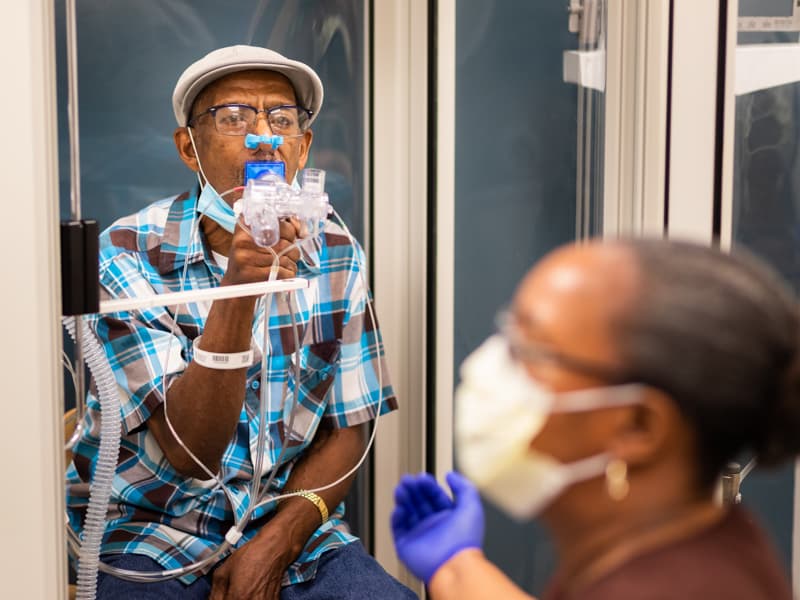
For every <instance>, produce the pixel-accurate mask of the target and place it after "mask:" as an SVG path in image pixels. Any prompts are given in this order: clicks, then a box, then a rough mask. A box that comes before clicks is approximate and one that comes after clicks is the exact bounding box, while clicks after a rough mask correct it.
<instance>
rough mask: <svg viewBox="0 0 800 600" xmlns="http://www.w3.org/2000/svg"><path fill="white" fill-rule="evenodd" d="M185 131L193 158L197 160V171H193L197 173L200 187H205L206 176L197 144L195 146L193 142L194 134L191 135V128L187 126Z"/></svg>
mask: <svg viewBox="0 0 800 600" xmlns="http://www.w3.org/2000/svg"><path fill="white" fill-rule="evenodd" d="M186 131H187V133H188V134H189V142H191V144H192V150H194V158H195V160H197V172H195V175H197V183H199V184H200V189H203V188H204V187H205V183H204V182H205V181H208V177H206V174H205V172H204V171H203V165H202V164H200V153H199V152H197V146H195V144H194V136H193V135H192V128H191V127H187V128H186ZM201 175H202V176H203V178H202V179H201V178H200V176H201Z"/></svg>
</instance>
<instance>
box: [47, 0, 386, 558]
mask: <svg viewBox="0 0 800 600" xmlns="http://www.w3.org/2000/svg"><path fill="white" fill-rule="evenodd" d="M76 10H77V31H78V36H77V37H78V79H79V105H80V113H79V120H80V129H81V131H80V134H81V135H80V141H81V146H80V150H81V180H82V181H81V183H82V213H83V217H84V218H93V219H96V220H98V221H99V223H100V227H101V229H103V228H105V227H108V226H109V225H110V224H111V223H112V222H113V221H115V220H116V219H118V218H120V217H122V216H124V215H128V214H131V213H133V212H136V211H137V210H139V209H141V208H143V207H144V206H146V205H147V204H149V203H151V202H153V201H155V200H158V199H160V198H165V197H168V196H172V195H175V194H179V193H181V192H183V191H185V190H188V189H190V188H191V187H193V186H196V185H197V181H196V178H195V176H194V174H193V173H192V172H191V171H189V170H188V169H187V168H186V167H185V166H184V165H183V163H182V162H181V161H180V160H179V158H178V155H177V153H176V150H175V146H174V143H173V139H172V133H173V130H174V129H175V127H176V123H175V120H174V116H173V113H172V102H171V98H172V90H173V88H174V86H175V82H176V81H177V79H178V77H179V75H180V74H181V73H182V72H183V70H184V69H185V68H186V67H187V66H188V65H189V64H190V63H191V62H193V61H195V60H197V59H198V58H200V57H201V56H203V55H204V54H206V53H207V52H210V51H211V50H213V49H215V48H218V47H222V46H227V45H234V44H245V43H248V44H254V45H263V46H266V47H269V48H272V49H274V50H277V51H278V52H281V53H282V54H285V55H286V56H288V57H291V58H294V59H297V60H301V61H304V62H306V63H308V64H309V65H311V66H312V67H313V68H314V69H315V70H316V71H317V73H318V74H319V76H320V78H321V79H322V81H323V84H324V86H325V102H324V105H323V108H322V111H321V112H320V115H319V117H318V118H317V120H316V121H315V122H314V125H313V130H314V143H313V147H312V151H311V155H310V158H309V162H308V164H307V166H309V167H316V168H321V169H325V171H326V172H327V173H326V191H327V192H328V194H329V196H330V199H331V202H332V203H333V205H334V207H335V208H336V210H337V211H338V212H339V214H340V215H341V216H342V218H343V219H344V220H345V222H346V223H347V224H348V227H349V228H350V229H351V231H352V233H353V235H354V236H355V237H356V238H358V239H360V240H362V236H363V234H364V223H365V210H364V209H365V204H364V195H365V189H364V144H363V140H364V138H365V131H364V127H365V122H366V118H365V112H364V111H365V107H364V101H363V99H364V89H365V88H364V85H365V82H364V77H363V74H364V60H365V55H364V51H365V47H366V40H365V2H364V0H339V1H337V2H335V3H333V2H328V1H326V0H299V1H296V0H278V1H275V0H273V1H271V2H270V1H267V0H261V1H260V2H248V3H228V2H219V1H218V0H192V1H189V0H168V1H167V0H143V1H139V2H129V1H127V0H102V1H101V0H81V1H80V2H76ZM56 32H57V40H56V42H57V67H58V82H57V83H58V110H59V114H58V117H59V160H60V166H59V168H60V178H61V181H60V205H61V215H62V218H65V219H66V218H69V214H70V208H69V207H70V192H69V185H70V182H69V175H70V169H69V143H68V130H67V112H66V107H67V75H66V34H65V3H64V0H57V2H56ZM362 241H363V240H362ZM64 343H65V348H66V349H67V352H68V353H69V355H70V356H73V355H74V354H73V352H72V347H71V344H70V342H69V340H68V339H66V336H65V342H64ZM87 381H88V379H87ZM64 389H65V391H66V397H67V398H66V406H67V408H70V407H71V406H74V390H73V388H72V383H71V381H69V380H68V379H66V378H65V384H64ZM368 477H369V468H364V469H362V471H361V472H360V474H359V476H358V478H357V479H356V483H355V484H354V486H353V488H352V491H351V495H350V496H349V497H348V501H347V502H348V520H349V521H350V524H351V525H352V526H353V529H354V530H355V531H356V533H358V534H360V535H361V537H362V538H363V539H364V542H365V545H366V546H367V547H369V546H370V544H371V540H370V531H369V529H368V523H369V518H368V514H367V511H368V508H369V504H368V503H369V499H368V497H367V495H366V494H367V491H366V490H367V489H368V488H369V485H368Z"/></svg>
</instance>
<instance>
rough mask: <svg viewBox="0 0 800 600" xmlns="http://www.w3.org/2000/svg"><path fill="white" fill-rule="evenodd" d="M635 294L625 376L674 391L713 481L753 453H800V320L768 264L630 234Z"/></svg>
mask: <svg viewBox="0 0 800 600" xmlns="http://www.w3.org/2000/svg"><path fill="white" fill-rule="evenodd" d="M622 244H623V246H624V247H626V248H627V249H629V250H630V252H631V255H632V257H633V259H634V263H635V265H636V266H637V271H638V273H637V276H638V287H637V293H636V294H635V300H633V302H632V306H630V308H629V310H628V311H627V312H626V313H625V314H624V315H622V316H621V318H620V321H619V322H618V324H617V326H618V329H617V333H618V348H619V352H620V358H621V359H622V362H623V364H624V365H626V367H627V368H628V370H629V377H630V378H633V379H637V380H639V381H642V382H643V383H647V384H650V385H652V386H654V387H656V388H658V389H661V390H663V391H664V392H666V393H668V394H669V395H670V396H671V397H672V399H673V400H674V401H675V402H676V403H677V405H678V407H679V408H680V410H681V412H682V414H683V415H684V416H685V418H686V419H687V421H688V422H690V423H691V424H692V426H693V427H694V429H695V433H696V437H697V440H698V446H699V447H698V453H699V461H700V462H699V466H700V468H699V475H700V478H701V481H702V483H704V484H710V483H711V482H712V481H714V479H715V478H716V477H717V475H718V474H719V472H720V471H721V469H722V468H723V467H724V465H725V463H726V462H728V461H729V460H732V459H734V458H735V457H736V456H737V455H738V454H739V453H740V452H741V451H743V450H745V449H752V450H753V451H754V452H755V453H756V455H757V457H758V461H759V463H762V464H775V463H777V462H780V461H782V460H783V459H786V458H788V457H790V456H793V455H794V454H795V453H797V452H798V450H800V349H799V348H798V346H800V316H799V315H798V308H797V304H796V300H795V299H794V297H793V295H792V294H791V293H790V292H789V291H788V289H787V288H786V287H785V286H784V285H783V284H782V283H781V281H780V279H779V278H778V276H777V275H776V274H774V273H773V272H772V271H771V270H770V269H768V268H767V267H766V266H765V265H763V264H762V263H760V262H759V261H757V260H756V259H755V258H753V257H752V256H750V255H746V254H744V253H741V252H735V253H733V254H725V253H723V252H720V251H717V250H713V249H711V248H707V247H704V246H699V245H695V244H691V243H686V242H674V241H665V240H628V241H624V242H622Z"/></svg>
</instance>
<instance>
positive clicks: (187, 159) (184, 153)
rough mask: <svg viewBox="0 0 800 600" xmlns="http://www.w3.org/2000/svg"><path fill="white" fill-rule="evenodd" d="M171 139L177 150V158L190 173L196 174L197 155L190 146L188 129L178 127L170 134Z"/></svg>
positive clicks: (197, 166) (198, 168) (197, 167)
mask: <svg viewBox="0 0 800 600" xmlns="http://www.w3.org/2000/svg"><path fill="white" fill-rule="evenodd" d="M172 139H173V140H174V141H175V148H177V150H178V156H179V157H180V159H181V160H182V161H183V164H185V165H186V166H187V167H189V168H190V169H191V170H192V171H194V172H197V171H199V170H200V167H199V165H198V162H197V155H196V154H195V152H194V147H193V146H192V140H191V138H189V128H188V127H178V128H177V129H175V131H174V132H173V134H172Z"/></svg>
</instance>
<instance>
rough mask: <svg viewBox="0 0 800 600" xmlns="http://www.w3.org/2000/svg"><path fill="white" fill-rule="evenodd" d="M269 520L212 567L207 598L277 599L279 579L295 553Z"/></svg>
mask: <svg viewBox="0 0 800 600" xmlns="http://www.w3.org/2000/svg"><path fill="white" fill-rule="evenodd" d="M273 529H274V528H272V529H271V528H270V526H269V524H267V525H265V526H264V528H263V529H262V530H261V531H260V532H259V534H258V536H256V537H255V538H254V539H252V540H250V541H249V542H248V543H246V544H245V545H244V546H242V547H241V548H239V549H238V550H236V551H235V552H234V553H233V554H232V555H231V556H230V557H229V558H228V559H227V560H226V561H225V562H224V563H222V565H221V566H220V567H219V568H218V569H217V570H216V571H214V578H213V582H212V586H211V595H210V596H209V597H208V600H245V599H247V600H251V599H252V600H278V598H279V597H280V593H281V579H282V578H283V574H284V573H285V572H286V569H287V568H288V567H289V565H290V564H292V561H294V559H295V558H296V557H293V556H291V550H290V549H289V547H288V544H287V543H286V540H285V539H280V536H279V535H278V532H277V531H273Z"/></svg>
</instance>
